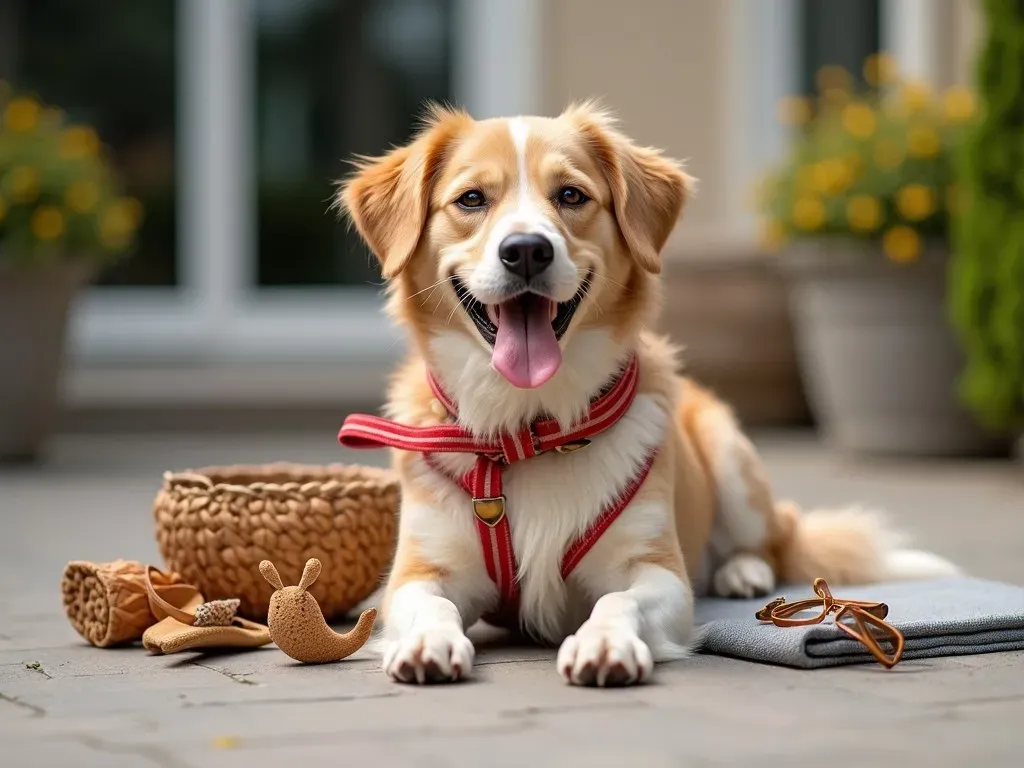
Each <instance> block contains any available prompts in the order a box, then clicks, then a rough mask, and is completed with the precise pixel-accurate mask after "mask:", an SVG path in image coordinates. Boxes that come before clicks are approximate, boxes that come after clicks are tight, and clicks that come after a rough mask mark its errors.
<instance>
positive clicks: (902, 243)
mask: <svg viewBox="0 0 1024 768" xmlns="http://www.w3.org/2000/svg"><path fill="white" fill-rule="evenodd" d="M882 250H884V251H885V255H886V256H888V257H889V258H890V259H892V260H893V261H895V262H897V263H899V264H908V263H910V262H912V261H916V260H917V258H918V256H920V255H921V236H920V235H918V234H917V232H915V231H914V230H913V229H911V228H910V227H905V226H898V227H893V228H892V229H890V230H889V231H888V232H886V233H885V234H884V235H883V236H882Z"/></svg>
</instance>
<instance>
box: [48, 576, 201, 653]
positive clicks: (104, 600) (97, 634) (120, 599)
mask: <svg viewBox="0 0 1024 768" xmlns="http://www.w3.org/2000/svg"><path fill="white" fill-rule="evenodd" d="M182 583H183V582H182V579H181V576H179V575H178V574H176V573H159V572H157V573H155V574H154V575H153V578H152V586H153V588H154V589H155V590H156V591H157V593H160V594H163V593H164V592H165V591H172V592H173V591H175V590H176V589H178V588H179V586H180V585H181V584H182ZM61 593H62V594H63V596H64V611H65V613H67V617H68V621H70V622H71V626H72V627H74V628H75V631H76V632H78V634H80V635H81V636H82V637H84V638H85V639H86V640H88V641H89V642H90V643H92V644H93V645H95V646H97V647H99V648H109V647H111V646H115V645H123V644H126V643H132V642H135V641H136V640H139V639H140V638H141V637H142V633H143V632H145V631H146V629H147V628H148V627H150V626H152V625H153V624H155V623H156V621H157V619H156V617H155V616H153V612H152V611H151V610H150V607H149V600H148V597H147V594H146V566H144V565H143V564H142V563H139V562H136V561H135V560H114V561H112V562H109V563H90V562H88V561H86V560H72V561H71V562H70V563H68V564H67V566H66V567H65V568H64V575H63V577H62V579H61Z"/></svg>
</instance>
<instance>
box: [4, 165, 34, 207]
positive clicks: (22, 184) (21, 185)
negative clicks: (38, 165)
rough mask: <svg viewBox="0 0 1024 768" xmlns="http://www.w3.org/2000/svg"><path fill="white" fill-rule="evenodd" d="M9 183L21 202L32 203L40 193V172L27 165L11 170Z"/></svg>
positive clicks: (14, 194) (12, 192)
mask: <svg viewBox="0 0 1024 768" xmlns="http://www.w3.org/2000/svg"><path fill="white" fill-rule="evenodd" d="M8 178H9V180H10V181H9V183H10V185H11V194H12V195H13V197H14V199H15V200H16V201H17V202H19V203H31V202H32V201H33V200H35V199H36V197H38V195H39V172H38V171H36V169H35V168H31V167H29V166H27V165H19V166H18V167H17V168H13V169H12V170H11V173H10V176H9V177H8Z"/></svg>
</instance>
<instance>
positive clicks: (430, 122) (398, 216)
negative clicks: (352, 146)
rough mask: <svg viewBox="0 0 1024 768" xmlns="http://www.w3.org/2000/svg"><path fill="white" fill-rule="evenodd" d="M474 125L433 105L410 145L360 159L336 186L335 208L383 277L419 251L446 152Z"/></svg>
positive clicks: (402, 266) (463, 116)
mask: <svg viewBox="0 0 1024 768" xmlns="http://www.w3.org/2000/svg"><path fill="white" fill-rule="evenodd" d="M471 122H472V118H471V117H470V116H469V115H468V114H466V113H465V112H461V111H455V110H451V109H447V108H445V107H440V106H432V107H430V109H429V111H428V117H427V119H426V121H425V124H424V126H423V128H422V129H421V130H420V131H419V133H418V134H417V136H416V137H415V138H414V140H413V141H412V142H411V143H409V144H407V145H405V146H402V147H397V148H395V149H393V150H392V151H390V152H388V153H387V154H384V155H381V156H379V157H360V158H358V159H357V160H356V162H355V166H356V169H355V172H354V173H353V174H352V175H351V176H350V177H349V178H347V179H345V180H343V181H342V182H340V184H339V185H338V195H337V199H336V201H335V202H336V205H337V206H338V207H339V208H340V209H341V210H342V211H344V212H346V213H348V215H349V217H350V218H351V220H352V223H353V224H354V225H355V227H356V230H357V231H358V232H359V234H360V235H361V236H362V238H363V240H365V241H366V244H367V245H368V246H369V247H370V250H371V251H373V254H374V255H375V256H376V257H377V259H378V260H379V261H380V263H381V270H382V272H383V275H384V278H385V279H388V280H390V279H391V278H393V277H395V276H396V275H397V274H399V273H400V272H401V271H402V270H403V269H405V267H406V265H408V263H409V260H410V259H411V258H412V256H413V254H414V253H415V252H416V246H417V245H418V244H419V241H420V236H421V235H422V234H423V229H424V227H425V226H426V223H427V216H428V213H429V209H430V192H431V187H432V185H433V181H434V178H435V177H436V175H437V172H438V169H439V168H440V166H441V163H442V162H443V159H444V154H445V151H446V149H447V148H448V147H449V146H450V144H451V142H452V140H453V139H454V138H455V137H456V136H457V135H458V134H459V133H460V131H461V130H462V129H463V128H464V127H465V126H466V124H467V123H471Z"/></svg>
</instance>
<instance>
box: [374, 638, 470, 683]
mask: <svg viewBox="0 0 1024 768" xmlns="http://www.w3.org/2000/svg"><path fill="white" fill-rule="evenodd" d="M474 655H475V651H474V649H473V643H472V642H470V640H469V638H468V637H466V636H465V635H464V634H463V633H462V630H461V629H459V628H458V627H446V626H437V627H431V628H430V629H424V630H421V631H416V630H413V631H412V632H410V633H409V634H407V635H405V636H404V637H400V638H399V639H398V640H393V641H391V642H389V643H388V644H387V645H386V647H385V649H384V671H385V672H386V673H387V675H388V677H390V678H391V679H392V680H397V681H398V682H400V683H419V684H420V685H422V684H424V683H447V682H454V681H456V680H461V679H462V678H464V677H468V676H469V673H470V670H471V669H472V668H473V658H474Z"/></svg>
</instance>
